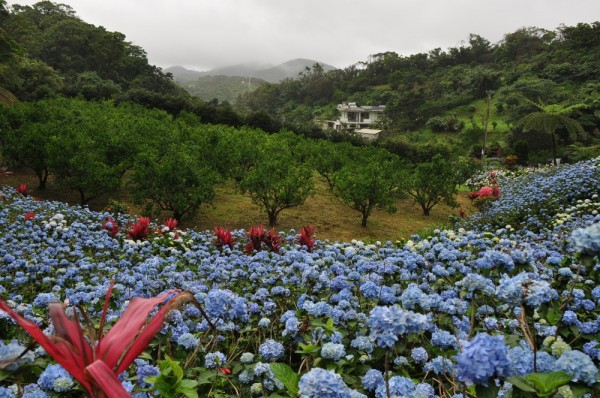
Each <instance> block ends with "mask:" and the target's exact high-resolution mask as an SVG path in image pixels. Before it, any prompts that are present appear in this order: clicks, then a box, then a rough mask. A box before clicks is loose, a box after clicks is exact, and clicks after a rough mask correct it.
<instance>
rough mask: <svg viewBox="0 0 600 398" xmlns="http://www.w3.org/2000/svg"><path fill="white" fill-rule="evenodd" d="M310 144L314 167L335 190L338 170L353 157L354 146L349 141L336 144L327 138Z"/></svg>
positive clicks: (331, 188)
mask: <svg viewBox="0 0 600 398" xmlns="http://www.w3.org/2000/svg"><path fill="white" fill-rule="evenodd" d="M308 145H310V154H311V156H310V161H311V163H312V166H313V168H314V169H315V170H316V171H317V173H319V174H320V175H321V176H322V177H323V178H325V180H326V181H327V184H328V185H329V189H330V190H333V188H334V180H335V176H336V174H337V172H338V171H340V170H341V169H342V167H344V165H345V164H346V163H348V162H349V160H350V158H351V151H352V146H351V145H350V144H348V143H339V144H334V143H332V142H329V141H325V140H319V141H314V142H310V143H309V144H308Z"/></svg>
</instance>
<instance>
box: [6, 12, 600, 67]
mask: <svg viewBox="0 0 600 398" xmlns="http://www.w3.org/2000/svg"><path fill="white" fill-rule="evenodd" d="M36 2H37V1H31V0H21V1H14V3H17V4H21V5H31V4H34V3H36ZM55 2H57V3H63V4H67V5H69V6H71V7H72V8H73V9H74V10H75V12H76V13H77V15H78V16H79V17H80V18H81V19H82V20H84V21H85V22H88V23H91V24H94V25H99V26H104V27H105V28H106V29H107V30H110V31H118V32H121V33H123V34H125V35H126V36H127V41H130V42H132V43H134V44H136V45H138V46H140V47H142V48H143V49H145V50H146V52H147V53H148V59H149V61H150V63H151V64H154V65H157V66H160V67H163V68H166V67H169V66H173V65H183V66H186V67H188V68H191V69H197V70H207V69H211V68H213V67H218V66H227V65H234V64H239V63H247V62H258V63H267V64H279V63H282V62H285V61H289V60H291V59H294V58H309V59H313V60H316V61H319V62H324V63H327V64H330V65H333V66H336V67H339V68H344V67H346V66H349V65H352V64H355V63H357V62H359V61H366V60H367V59H368V57H369V55H371V54H376V53H379V52H385V51H395V52H397V53H398V54H400V55H410V54H415V53H419V52H429V51H430V50H432V49H434V48H437V47H439V48H441V49H443V50H446V49H448V48H449V47H457V46H460V45H461V43H462V42H464V41H466V40H467V39H468V36H469V34H470V33H475V34H478V35H480V36H482V37H484V38H486V39H487V40H489V41H490V42H492V43H497V42H499V41H500V40H501V39H502V38H503V36H504V34H506V33H511V32H514V31H516V30H517V29H519V28H522V27H526V26H535V27H539V28H545V29H548V30H555V29H556V28H557V27H558V26H559V25H561V24H565V25H568V26H572V25H576V24H577V23H579V22H586V23H591V22H594V21H599V20H600V0H369V1H364V0H363V1H357V0H294V1H291V0H63V1H60V0H58V1H55ZM8 3H9V4H11V3H13V2H11V1H10V0H9V1H8Z"/></svg>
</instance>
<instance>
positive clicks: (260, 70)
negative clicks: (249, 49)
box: [164, 58, 336, 83]
mask: <svg viewBox="0 0 600 398" xmlns="http://www.w3.org/2000/svg"><path fill="white" fill-rule="evenodd" d="M317 63H318V64H319V65H321V67H322V68H323V70H324V71H328V70H333V69H336V68H335V66H331V65H327V64H325V63H323V62H319V61H314V60H311V59H305V58H296V59H293V60H290V61H287V62H284V63H282V64H279V65H275V66H273V65H268V64H259V63H246V64H237V65H232V66H226V67H222V68H214V69H211V70H209V71H204V72H199V71H195V70H191V69H187V68H185V67H183V66H180V65H178V66H171V67H169V68H166V69H164V71H165V72H168V73H172V74H173V78H174V80H175V81H176V82H179V83H185V82H190V81H194V80H197V79H198V78H200V77H204V76H240V77H243V78H247V79H252V78H256V79H262V80H264V81H267V82H270V83H277V82H279V81H281V80H283V79H286V78H292V79H293V78H296V77H298V74H299V73H300V72H302V71H305V70H306V68H312V67H313V66H314V65H315V64H317Z"/></svg>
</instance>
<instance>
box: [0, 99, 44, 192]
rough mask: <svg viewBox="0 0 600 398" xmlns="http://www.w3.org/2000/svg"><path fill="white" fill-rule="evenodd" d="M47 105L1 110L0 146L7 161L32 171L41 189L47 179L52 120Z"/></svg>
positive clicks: (18, 105) (24, 104)
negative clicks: (48, 146) (0, 145)
mask: <svg viewBox="0 0 600 398" xmlns="http://www.w3.org/2000/svg"><path fill="white" fill-rule="evenodd" d="M47 105H48V104H47V102H38V103H27V102H23V103H16V104H14V105H12V106H10V107H8V106H2V107H0V144H2V155H3V156H4V158H5V159H7V160H9V161H11V162H13V163H15V164H18V165H21V166H25V167H27V168H29V169H31V170H32V171H33V172H34V173H35V175H36V176H37V178H38V189H45V188H46V182H47V180H48V148H47V144H48V139H49V136H50V135H49V134H48V131H49V130H50V129H51V128H52V125H53V120H52V117H51V115H50V112H49V109H48V106H47Z"/></svg>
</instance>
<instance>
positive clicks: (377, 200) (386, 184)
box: [334, 152, 407, 227]
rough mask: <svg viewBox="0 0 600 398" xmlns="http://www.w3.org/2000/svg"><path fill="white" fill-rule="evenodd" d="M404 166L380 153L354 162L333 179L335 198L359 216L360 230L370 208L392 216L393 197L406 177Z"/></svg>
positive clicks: (398, 191) (370, 210)
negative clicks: (360, 219) (383, 211)
mask: <svg viewBox="0 0 600 398" xmlns="http://www.w3.org/2000/svg"><path fill="white" fill-rule="evenodd" d="M404 171H405V167H404V165H403V164H402V163H401V162H400V160H399V159H398V158H397V157H396V156H393V155H391V156H390V155H386V154H385V153H383V152H379V153H375V154H373V155H371V156H365V157H363V158H359V159H356V160H355V161H353V162H349V163H348V164H346V165H345V166H344V167H342V168H341V169H340V170H339V172H338V173H337V174H336V176H335V180H334V186H335V193H336V195H337V196H338V197H339V198H340V199H341V200H342V202H343V203H345V204H346V205H348V206H349V207H350V208H351V209H353V210H356V211H358V212H360V213H361V215H362V221H361V225H362V226H363V227H366V226H367V220H368V218H369V216H370V215H371V213H372V212H373V210H374V209H376V208H379V209H381V210H385V211H388V212H390V213H393V212H395V211H396V198H397V197H398V195H399V194H400V192H401V190H402V189H401V187H403V184H404V183H405V179H406V178H407V177H406V175H405V173H404Z"/></svg>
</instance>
